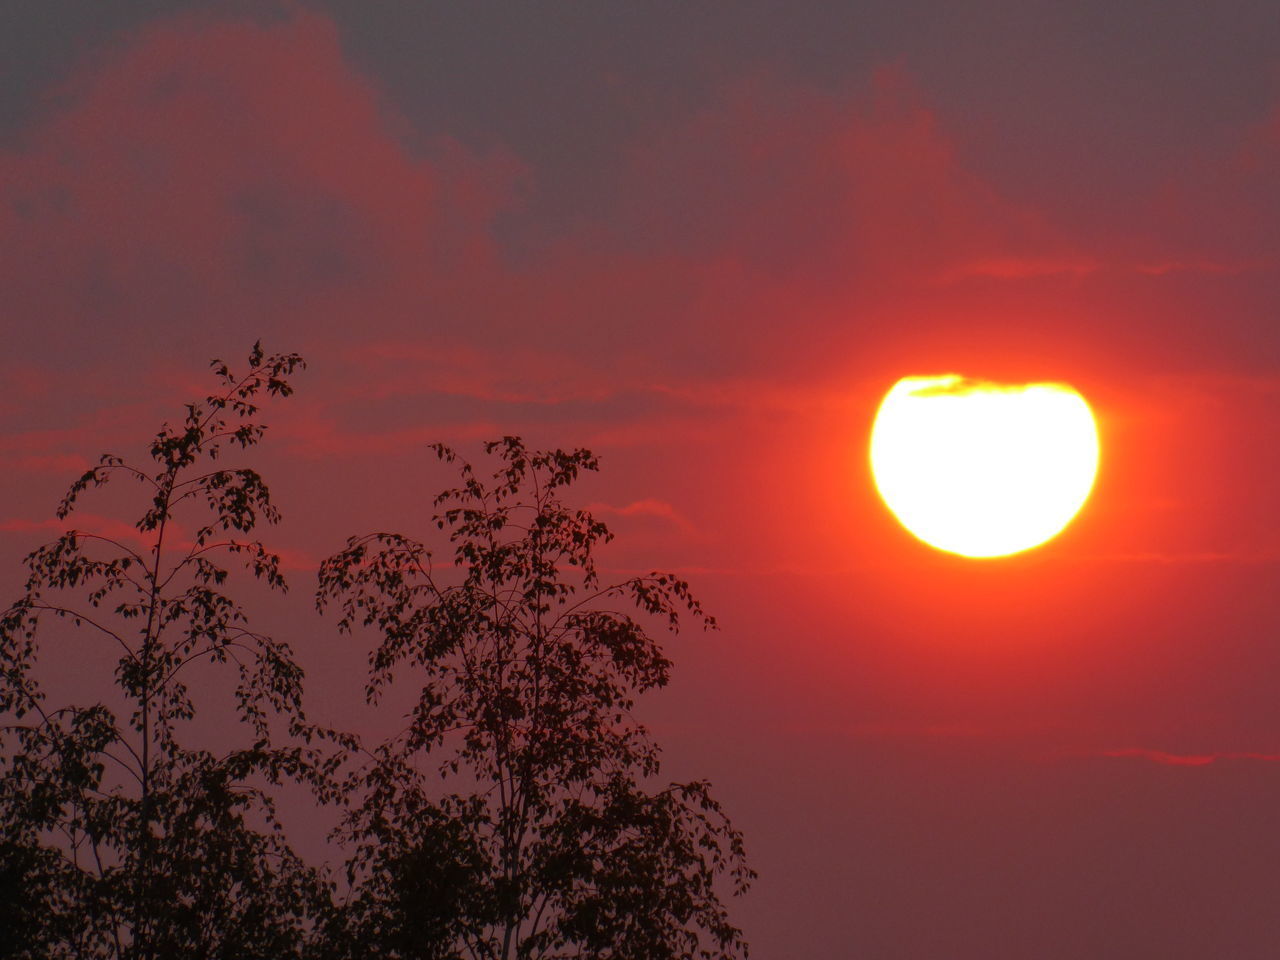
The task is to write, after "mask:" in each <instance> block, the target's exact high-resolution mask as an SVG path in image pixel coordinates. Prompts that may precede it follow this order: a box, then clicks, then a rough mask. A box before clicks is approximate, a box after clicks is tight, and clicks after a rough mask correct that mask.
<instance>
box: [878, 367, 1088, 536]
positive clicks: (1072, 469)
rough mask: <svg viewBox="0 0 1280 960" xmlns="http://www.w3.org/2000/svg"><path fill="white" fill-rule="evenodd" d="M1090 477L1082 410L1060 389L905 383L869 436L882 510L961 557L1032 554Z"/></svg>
mask: <svg viewBox="0 0 1280 960" xmlns="http://www.w3.org/2000/svg"><path fill="white" fill-rule="evenodd" d="M1097 472H1098V428H1097V424H1096V423H1095V422H1094V418H1093V412H1092V411H1091V410H1090V409H1089V404H1088V403H1086V402H1085V399H1084V397H1082V396H1081V395H1080V394H1079V393H1078V392H1077V391H1076V390H1074V389H1073V388H1071V387H1069V386H1067V385H1065V384H1061V383H1027V384H1016V385H1009V384H998V383H991V382H988V381H985V380H971V379H968V378H965V377H962V376H960V375H958V374H946V375H944V376H934V377H904V378H903V379H902V380H899V381H898V382H897V383H895V384H894V385H893V388H892V389H891V390H890V391H889V392H888V393H887V394H885V397H884V400H883V401H882V402H881V404H880V410H879V412H878V413H877V414H876V420H875V425H874V426H873V427H872V430H871V473H872V476H873V477H874V478H875V483H876V488H877V489H878V490H879V491H880V496H881V497H882V498H883V499H884V502H885V504H886V505H887V506H888V508H889V509H890V510H891V511H892V512H893V514H894V516H896V517H897V518H898V520H899V521H901V523H902V525H903V526H904V527H906V528H907V529H908V530H909V531H911V533H913V534H914V535H915V536H917V537H919V538H920V539H921V540H923V541H924V542H925V543H927V544H929V545H931V546H933V547H937V548H938V549H939V550H945V551H947V552H949V553H958V554H961V555H962V556H966V557H1001V556H1006V555H1008V554H1011V553H1018V552H1020V551H1022V550H1028V549H1030V548H1031V547H1035V546H1039V545H1040V544H1042V543H1044V542H1045V541H1047V540H1049V539H1051V538H1052V537H1054V536H1055V535H1057V534H1058V533H1059V532H1060V531H1061V530H1062V529H1063V528H1064V527H1065V526H1066V525H1067V524H1068V523H1070V522H1071V519H1072V518H1073V517H1074V516H1075V515H1076V514H1077V513H1078V512H1079V510H1080V508H1081V507H1082V506H1083V505H1084V502H1085V501H1086V500H1087V499H1088V497H1089V492H1090V491H1091V490H1092V489H1093V482H1094V478H1095V477H1096V476H1097Z"/></svg>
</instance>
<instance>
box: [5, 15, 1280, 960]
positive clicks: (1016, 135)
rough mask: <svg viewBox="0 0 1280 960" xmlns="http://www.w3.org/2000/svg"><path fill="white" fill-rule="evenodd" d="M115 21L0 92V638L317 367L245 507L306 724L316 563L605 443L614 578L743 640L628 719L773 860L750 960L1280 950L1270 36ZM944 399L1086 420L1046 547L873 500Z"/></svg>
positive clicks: (959, 25)
mask: <svg viewBox="0 0 1280 960" xmlns="http://www.w3.org/2000/svg"><path fill="white" fill-rule="evenodd" d="M112 6H113V12H110V13H107V12H103V11H102V10H100V9H97V8H96V7H95V8H93V9H91V8H90V6H87V5H81V4H77V3H72V2H62V3H50V4H47V5H38V6H36V5H32V6H30V7H29V8H23V9H24V12H22V13H20V14H19V15H18V16H17V17H16V19H15V26H14V29H13V30H12V31H10V33H9V36H8V37H7V38H5V39H4V40H3V43H4V45H5V46H4V49H3V50H0V53H3V54H5V55H4V56H3V57H0V60H2V61H3V62H5V63H8V64H10V66H7V67H5V70H6V71H7V73H6V81H5V82H4V84H3V87H4V92H3V95H2V96H0V324H2V325H3V332H4V339H5V344H6V346H7V349H6V350H5V351H4V353H3V355H0V466H2V467H3V481H2V486H0V492H2V497H3V508H2V511H0V549H3V551H4V553H5V554H7V555H8V556H9V557H10V558H11V559H10V563H9V565H8V567H7V568H5V569H3V570H0V584H5V585H7V586H8V589H9V592H10V593H13V592H14V591H15V590H16V589H17V587H18V584H19V582H20V572H21V571H20V568H19V566H18V563H17V561H18V559H19V558H20V557H21V556H22V554H23V553H24V552H25V551H26V550H27V549H29V548H30V546H32V545H34V544H35V543H37V542H39V541H40V539H42V538H43V537H46V536H47V535H48V533H49V530H50V528H49V527H47V526H46V525H45V524H46V521H49V520H50V519H51V517H52V511H53V507H54V505H55V503H56V499H57V495H56V491H60V490H61V488H62V487H63V486H64V485H65V484H67V483H69V482H70V480H71V479H72V478H73V477H74V475H75V474H76V472H77V471H78V470H80V469H82V468H83V465H84V464H85V463H86V462H88V461H89V460H91V459H92V458H94V457H96V456H97V454H98V453H100V452H102V451H104V450H111V451H113V452H138V451H140V450H141V449H142V447H143V444H144V443H145V441H146V440H147V439H148V438H149V436H150V433H151V431H153V430H154V428H155V426H157V425H158V422H159V419H161V418H162V417H164V416H168V415H172V414H173V413H174V412H175V411H177V410H178V409H179V408H178V407H177V406H176V405H177V404H179V403H181V402H182V401H183V400H185V399H187V398H189V397H191V396H195V395H198V394H199V393H200V392H201V391H203V390H204V388H205V384H206V380H205V379H204V375H203V365H204V364H205V363H206V362H207V360H208V359H209V358H210V357H213V356H239V355H240V354H242V353H243V352H244V350H245V349H246V348H247V347H248V345H249V344H250V343H252V341H253V340H254V339H255V338H258V337H261V338H263V340H264V342H265V343H266V345H267V346H268V348H270V349H281V350H297V351H299V352H301V353H303V354H305V355H306V356H307V358H308V359H309V360H310V362H311V367H310V369H309V370H308V372H307V373H306V374H305V375H304V377H303V378H302V380H301V381H300V391H299V394H298V396H297V397H296V398H295V399H292V400H290V401H289V403H288V404H286V405H284V406H282V407H280V408H279V410H278V411H276V410H273V411H272V415H271V418H270V419H271V422H272V423H273V429H272V435H271V441H270V443H269V444H268V446H267V448H266V451H265V453H264V463H263V467H264V473H265V474H266V475H267V477H268V479H269V480H271V481H272V482H273V488H274V490H275V492H276V496H277V498H278V499H279V501H280V502H281V504H282V506H283V508H284V509H285V512H286V515H287V521H286V524H285V525H284V527H283V528H282V529H281V530H280V543H281V545H282V546H283V547H285V548H287V551H288V556H289V557H290V562H291V566H293V567H294V568H295V569H294V572H293V579H294V583H295V590H294V593H293V594H292V595H291V597H290V600H289V606H288V609H279V610H273V611H272V612H271V613H270V614H269V615H270V616H271V617H273V618H275V620H276V621H277V622H278V624H279V626H278V630H279V632H281V633H284V634H286V635H288V637H289V639H290V640H291V641H292V642H293V643H294V644H295V646H296V647H297V648H299V650H300V652H301V655H302V657H303V659H304V662H305V663H306V665H307V667H308V670H309V676H310V678H311V684H310V689H311V696H312V700H313V711H314V712H316V713H317V714H319V715H322V716H323V715H325V714H326V713H331V714H332V715H333V716H334V717H335V718H336V717H339V716H343V715H345V713H346V711H347V705H348V703H349V701H350V700H351V698H353V697H357V696H358V690H351V689H347V688H348V687H349V686H350V685H349V684H348V683H346V681H347V679H348V677H349V669H350V667H351V666H352V665H353V664H358V663H359V662H360V660H361V658H362V651H361V650H359V649H351V647H352V644H351V643H350V642H349V641H345V640H340V639H339V638H337V637H336V636H335V635H334V634H333V633H332V631H331V629H330V627H331V625H326V624H324V623H320V622H317V621H315V620H314V619H312V618H311V614H310V608H309V604H308V603H307V601H306V595H307V593H308V589H307V584H308V581H309V578H310V576H311V574H310V570H309V567H310V566H311V565H312V564H313V563H314V562H315V560H316V559H317V558H318V557H320V556H323V555H324V554H325V553H326V552H328V551H331V550H333V549H335V548H336V547H337V546H338V545H339V544H340V543H341V542H342V540H343V538H344V537H345V536H346V535H347V534H349V533H353V532H361V531H364V530H367V529H372V528H378V527H390V528H394V529H402V530H405V531H406V532H413V531H415V530H417V531H422V532H425V520H426V518H427V517H428V516H429V513H430V504H429V499H428V495H429V494H431V493H433V492H434V490H435V489H436V488H437V487H439V486H441V485H442V484H443V483H444V482H446V481H447V479H448V478H447V476H445V475H443V474H441V473H440V472H439V470H438V468H437V467H436V466H435V464H434V458H433V457H432V456H431V455H430V453H429V452H428V451H427V450H426V448H425V444H427V443H428V442H431V441H435V440H445V441H448V442H453V443H457V444H464V445H465V444H471V445H473V447H474V445H475V444H476V443H477V442H478V441H479V440H481V439H483V438H488V437H494V436H498V435H501V434H503V433H510V432H517V433H521V434H523V435H525V436H526V437H528V438H529V439H530V440H532V441H534V442H537V443H540V444H544V445H558V446H576V445H587V446H590V447H592V448H593V449H595V450H596V451H597V452H598V453H600V454H601V455H602V457H603V463H604V472H603V473H602V475H601V476H599V477H598V478H592V479H591V480H590V481H589V482H588V483H586V484H584V486H583V489H582V497H583V499H584V501H585V502H587V503H591V504H592V505H593V508H594V509H597V510H598V511H599V512H600V513H601V514H602V515H603V516H605V517H606V518H607V519H608V520H609V521H610V523H611V524H612V525H613V526H614V527H615V529H616V530H617V532H618V534H619V542H618V544H617V545H616V548H612V552H611V554H610V556H609V558H608V562H609V563H610V564H611V565H612V566H613V567H614V568H615V569H619V570H622V569H630V568H633V567H643V568H649V567H652V566H662V567H669V568H676V569H680V570H683V571H685V572H686V574H687V575H688V576H689V578H690V579H691V580H692V581H693V584H694V586H695V588H696V589H697V590H698V591H699V592H700V593H701V594H702V596H703V598H704V600H705V602H706V603H707V605H708V606H709V608H710V609H711V610H712V612H714V613H715V614H716V615H717V616H718V617H719V619H720V621H721V624H722V630H721V632H720V633H718V634H714V635H710V636H700V635H698V636H694V635H690V636H685V637H681V638H679V639H677V640H674V641H673V642H672V644H671V651H672V653H673V655H674V657H675V659H676V663H677V673H676V680H675V682H674V683H673V685H672V687H671V688H670V689H669V690H667V691H665V692H663V693H661V694H659V695H657V696H655V697H653V698H652V699H651V701H650V703H649V704H648V707H649V714H648V716H649V719H650V720H652V721H653V724H654V726H655V728H656V730H657V731H658V732H659V735H660V738H661V739H662V741H663V742H664V743H665V745H666V746H667V750H668V758H669V766H668V772H669V773H670V774H671V775H672V776H676V777H686V778H687V777H696V776H708V777H710V778H711V779H712V780H713V781H715V783H716V784H717V787H718V792H719V794H720V796H721V797H722V799H723V800H724V802H725V804H726V805H727V807H728V808H729V810H730V812H731V813H732V814H733V815H734V817H735V819H736V821H737V823H738V824H739V825H740V826H741V827H742V828H743V829H744V830H745V831H746V833H747V837H748V841H749V849H750V851H751V853H752V855H753V860H754V863H755V865H756V867H757V868H758V869H759V871H760V873H761V878H760V881H759V882H758V884H757V886H756V888H755V890H754V891H753V893H752V894H751V895H750V896H749V898H748V899H747V900H746V901H744V902H743V903H742V904H741V906H740V910H739V917H740V922H741V923H742V924H743V926H744V927H745V929H746V931H747V933H748V935H749V937H750V938H751V940H752V941H753V946H754V949H753V956H754V957H758V958H762V960H775V958H776V960H787V958H790V957H809V956H813V957H818V956H830V957H846V956H847V957H873V958H880V957H884V958H903V960H916V958H939V957H947V958H957V960H966V958H975V960H976V958H992V957H1009V958H1022V957H1035V958H1044V960H1057V958H1063V960H1066V958H1071V960H1076V958H1080V960H1085V958H1089V960H1103V958H1117V960H1119V958H1125V960H1133V958H1140V957H1153V958H1156V957H1158V958H1197V960H1201V958H1204V957H1211V956H1212V957H1230V958H1232V960H1250V958H1259V960H1261V958H1271V957H1274V956H1276V955H1277V953H1278V952H1280V915H1277V913H1276V911H1275V909H1274V905H1275V902H1276V896H1277V894H1278V893H1280V867H1278V866H1277V864H1278V863H1280V857H1277V854H1280V831H1276V829H1275V828H1274V825H1273V823H1272V820H1273V812H1274V810H1275V809H1276V804H1277V801H1280V763H1278V762H1277V756H1280V710H1278V708H1277V706H1276V705H1277V703H1280V700H1278V699H1277V697H1276V694H1275V689H1276V685H1277V681H1278V680H1280V647H1278V646H1277V626H1280V607H1278V605H1277V603H1276V601H1275V590H1276V587H1275V583H1276V572H1277V569H1276V568H1277V563H1278V562H1280V522H1278V521H1280V507H1278V506H1277V503H1278V501H1277V497H1276V495H1275V490H1274V477H1275V476H1276V471H1277V468H1280V445H1277V444H1276V439H1277V426H1278V425H1280V332H1278V331H1277V327H1276V310H1277V305H1278V296H1277V295H1278V294H1280V286H1278V284H1277V281H1278V279H1280V269H1278V267H1280V233H1277V231H1276V228H1275V224H1276V222H1277V217H1278V215H1280V67H1278V61H1277V60H1276V58H1275V54H1274V51H1275V50H1277V49H1280V45H1278V42H1280V23H1277V22H1276V20H1275V17H1274V11H1271V12H1268V7H1267V5H1266V4H1264V3H1258V4H1253V5H1251V4H1247V3H1237V4H1227V5H1226V6H1221V5H1218V6H1214V7H1213V8H1212V9H1209V8H1208V7H1204V6H1202V5H1199V4H1191V3H1155V2H1142V3H1135V4H1133V5H1126V8H1125V9H1124V10H1123V11H1119V12H1117V11H1114V10H1112V9H1111V7H1109V6H1105V5H1102V4H1090V3H1085V4H1076V5H1070V7H1071V9H1070V11H1067V10H1066V9H1063V8H1065V7H1066V6H1068V5H1056V4H1040V3H1030V4H1012V3H1000V2H987V3H980V4H977V5H973V6H971V7H970V6H969V5H966V8H967V12H965V13H963V14H962V13H958V12H956V11H954V10H951V9H950V6H951V5H944V4H937V3H934V4H929V3H916V4H911V3H906V4H888V3H885V4H876V3H869V4H866V5H860V6H859V9H858V10H857V11H856V12H855V11H846V12H843V13H839V12H833V11H831V10H828V9H827V6H828V5H823V4H813V5H806V4H799V5H796V6H795V7H794V8H790V7H789V8H788V9H787V10H785V11H784V10H782V9H781V8H776V7H772V6H770V5H763V4H761V5H756V4H743V5H740V6H735V7H734V8H733V9H732V10H730V9H729V8H725V9H723V10H719V11H710V10H692V9H686V8H685V7H684V6H682V5H674V4H672V5H667V4H657V5H654V6H653V7H652V8H650V9H648V10H645V11H642V10H641V9H640V8H623V7H609V6H600V7H592V8H590V9H587V8H580V7H578V6H575V5H564V6H558V5H551V6H549V7H539V9H538V12H537V14H536V15H534V14H533V13H532V12H526V11H523V9H521V10H515V9H513V8H511V7H507V6H504V5H495V6H484V5H478V6H476V7H474V8H469V9H468V7H467V6H466V5H459V6H458V7H457V8H456V9H447V10H433V9H431V8H430V6H428V5H424V6H423V7H422V9H421V10H418V9H417V8H416V6H415V7H413V8H412V9H411V8H410V6H409V5H403V6H401V7H399V8H397V9H396V10H390V9H379V10H370V9H367V8H366V7H365V6H363V5H359V4H354V3H342V2H337V0H334V2H332V3H327V4H319V3H317V4H300V5H290V6H284V7H281V8H279V9H278V10H274V11H273V12H272V13H271V14H270V15H265V14H258V15H257V16H250V15H248V14H245V13H241V12H237V10H238V9H240V8H236V7H231V6H227V7H214V8H207V9H200V10H190V11H185V12H178V13H172V12H170V13H166V14H165V15H163V16H158V15H156V14H154V13H153V12H152V9H151V8H152V6H153V5H151V4H145V3H136V4H133V3H122V4H119V5H112ZM170 6H172V5H170ZM946 370H958V371H960V372H963V373H966V374H969V375H971V376H986V377H995V378H1008V379H1015V380H1027V379H1059V380H1065V381H1068V382H1070V383H1072V384H1074V385H1075V386H1076V387H1077V388H1078V389H1080V390H1081V391H1082V392H1083V393H1084V394H1085V395H1086V396H1087V397H1088V398H1089V400H1090V401H1091V403H1092V404H1093V406H1094V407H1095V410H1096V411H1097V413H1098V415H1099V419H1100V426H1101V430H1102V436H1103V464H1102V472H1101V475H1100V480H1099V484H1098V487H1097V489H1096V491H1095V494H1094V496H1093V498H1092V500H1091V501H1090V503H1089V504H1088V506H1087V507H1086V509H1085V511H1084V513H1083V514H1082V515H1081V516H1080V518H1079V519H1078V521H1077V522H1076V523H1075V524H1073V525H1072V526H1071V527H1070V528H1069V529H1068V531H1067V532H1066V533H1065V534H1064V535H1063V536H1062V537H1060V538H1059V539H1058V540H1056V541H1054V542H1053V543H1052V544H1051V545H1049V546H1048V547H1046V548H1044V549H1042V550H1039V551H1035V552H1032V553H1030V554H1027V555H1025V556H1021V557H1017V558H1013V559H1009V560H1005V561H998V562H988V563H974V562H971V561H965V560H961V559H958V558H950V557H945V556H943V555H941V554H937V553H933V552H930V551H929V550H927V549H926V548H924V547H922V546H921V545H919V544H918V543H917V542H916V541H914V540H912V539H911V538H910V537H909V536H907V535H906V534H905V533H904V532H903V531H901V530H900V529H899V528H898V527H897V526H896V525H895V524H894V522H893V521H892V519H891V518H890V517H889V516H888V515H887V514H886V513H885V511H884V510H883V508H882V507H881V506H880V505H879V503H878V501H877V500H876V499H875V496H874V492H873V490H872V488H871V484H870V479H869V477H868V476H867V471H866V468H865V445H866V439H867V433H868V430H869V427H870V421H871V417H872V415H873V413H874V410H875V406H876V404H877V402H878V399H879V396H880V395H881V394H882V393H883V391H884V390H885V389H887V388H888V386H889V385H891V384H892V383H893V382H894V381H895V380H897V379H898V378H899V377H901V376H904V375H908V374H920V373H934V372H941V371H946ZM106 512H108V511H107V509H106V506H105V505H104V507H103V513H104V514H105V513H106ZM361 722H362V723H366V724H368V728H369V729H375V728H376V726H377V723H378V718H377V717H374V716H366V717H364V719H363V720H361Z"/></svg>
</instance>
